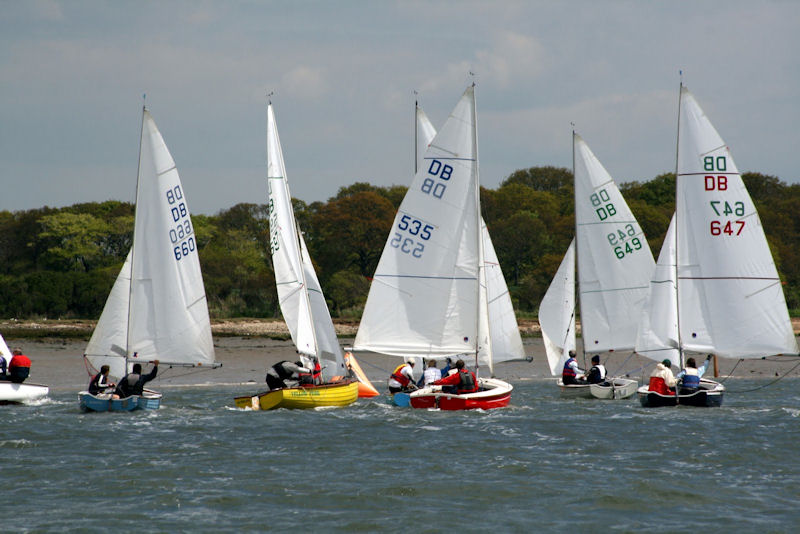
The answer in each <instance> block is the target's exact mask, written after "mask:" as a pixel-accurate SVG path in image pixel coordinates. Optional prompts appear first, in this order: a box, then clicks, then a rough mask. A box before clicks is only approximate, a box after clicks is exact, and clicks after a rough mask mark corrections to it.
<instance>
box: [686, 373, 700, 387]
mask: <svg viewBox="0 0 800 534" xmlns="http://www.w3.org/2000/svg"><path fill="white" fill-rule="evenodd" d="M681 387H682V388H685V389H698V388H700V377H699V376H698V375H690V374H689V373H684V375H683V378H682V379H681Z"/></svg>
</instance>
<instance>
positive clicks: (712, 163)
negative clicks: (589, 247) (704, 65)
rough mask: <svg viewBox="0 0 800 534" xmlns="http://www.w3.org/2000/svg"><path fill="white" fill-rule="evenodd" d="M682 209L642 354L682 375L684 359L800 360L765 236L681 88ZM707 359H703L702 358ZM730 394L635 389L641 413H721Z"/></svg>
mask: <svg viewBox="0 0 800 534" xmlns="http://www.w3.org/2000/svg"><path fill="white" fill-rule="evenodd" d="M677 147H678V148H677V150H678V156H677V170H676V184H675V185H676V190H675V206H676V211H675V215H674V217H673V220H672V222H671V223H670V227H669V230H668V231H667V236H666V238H665V239H664V245H663V247H662V249H661V253H660V255H659V262H658V267H657V269H656V271H655V274H654V276H653V279H652V282H651V290H650V295H649V298H648V303H647V305H646V306H645V309H644V313H643V321H642V322H641V324H640V326H639V334H638V337H637V341H636V352H637V353H639V354H642V355H644V356H647V357H649V358H651V359H654V360H656V361H661V360H663V359H670V361H671V362H672V363H673V364H677V365H680V367H681V368H683V367H684V365H685V362H684V357H685V354H686V353H687V352H688V353H694V354H698V355H704V354H708V353H711V354H715V355H717V356H719V357H722V358H735V359H742V358H763V357H764V356H770V355H775V354H797V351H798V347H797V339H796V338H795V336H794V332H793V330H792V325H791V322H790V319H789V312H788V310H787V308H786V300H785V298H784V295H783V289H782V288H781V281H780V278H779V277H778V271H777V269H776V267H775V263H774V262H773V260H772V254H771V252H770V250H769V245H768V243H767V239H766V237H765V235H764V229H763V227H762V226H761V220H760V219H759V216H758V212H757V211H756V207H755V205H754V203H753V201H752V199H751V198H750V194H749V193H748V192H747V188H746V187H745V185H744V182H743V181H742V177H741V175H740V174H739V171H738V169H737V167H736V164H735V163H734V161H733V158H732V157H731V153H730V149H729V148H728V146H727V145H726V144H725V141H723V140H722V137H720V135H719V133H717V131H716V129H715V128H714V126H713V125H712V124H711V121H710V120H709V119H708V117H707V116H706V115H705V113H704V112H703V110H702V109H701V108H700V105H699V104H698V103H697V101H696V100H695V98H694V96H693V95H692V94H691V93H690V92H689V90H688V89H687V88H686V87H685V86H684V85H683V83H681V87H680V101H679V113H678V144H677ZM700 357H701V358H702V356H700ZM724 393H725V386H723V385H722V384H720V383H718V382H715V381H713V380H708V379H702V380H701V382H700V388H699V389H698V390H697V391H694V392H691V393H681V390H680V388H678V395H671V394H660V393H656V392H655V391H650V389H649V385H644V386H642V387H640V388H639V389H638V395H639V400H640V402H641V404H642V406H645V407H656V406H675V405H679V404H680V405H688V406H720V405H721V404H722V401H723V398H724Z"/></svg>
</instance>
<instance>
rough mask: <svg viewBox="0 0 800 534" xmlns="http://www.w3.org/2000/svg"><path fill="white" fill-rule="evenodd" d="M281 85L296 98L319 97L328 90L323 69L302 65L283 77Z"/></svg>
mask: <svg viewBox="0 0 800 534" xmlns="http://www.w3.org/2000/svg"><path fill="white" fill-rule="evenodd" d="M281 86H282V87H283V88H284V89H285V90H286V91H287V92H288V93H289V94H291V95H292V96H293V97H294V98H302V99H315V100H316V99H318V98H320V97H321V96H322V95H324V94H325V93H326V92H327V91H328V84H327V81H326V77H325V73H324V72H323V70H322V69H319V68H312V67H307V66H305V65H300V66H298V67H295V68H293V69H292V70H290V71H289V72H287V73H286V74H284V75H283V76H282V77H281Z"/></svg>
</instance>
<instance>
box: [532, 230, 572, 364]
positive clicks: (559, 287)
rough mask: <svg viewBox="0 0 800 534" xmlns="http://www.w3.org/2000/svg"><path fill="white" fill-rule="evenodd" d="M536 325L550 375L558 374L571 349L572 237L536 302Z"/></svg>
mask: <svg viewBox="0 0 800 534" xmlns="http://www.w3.org/2000/svg"><path fill="white" fill-rule="evenodd" d="M539 327H540V328H541V330H542V339H543V340H544V348H545V352H546V353H547V363H548V364H549V365H550V372H551V373H552V374H553V376H560V375H561V371H562V369H563V368H564V363H565V362H566V361H567V358H568V355H569V351H571V350H575V240H574V239H573V240H572V242H571V243H570V244H569V248H567V252H566V253H565V254H564V259H562V260H561V264H560V265H559V266H558V271H556V275H555V276H554V277H553V281H552V282H550V286H549V287H548V288H547V292H546V293H545V294H544V297H543V298H542V302H540V303H539Z"/></svg>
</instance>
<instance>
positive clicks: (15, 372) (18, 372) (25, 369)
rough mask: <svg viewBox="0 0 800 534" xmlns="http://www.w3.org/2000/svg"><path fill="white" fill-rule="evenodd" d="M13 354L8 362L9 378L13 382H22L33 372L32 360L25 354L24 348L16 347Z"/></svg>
mask: <svg viewBox="0 0 800 534" xmlns="http://www.w3.org/2000/svg"><path fill="white" fill-rule="evenodd" d="M11 354H13V356H12V357H11V361H10V362H8V378H9V380H11V381H12V382H15V383H17V384H21V383H22V382H24V381H25V379H26V378H28V375H30V374H31V360H30V358H28V357H27V356H25V355H24V354H22V349H19V348H16V349H14V350H13V351H11Z"/></svg>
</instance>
